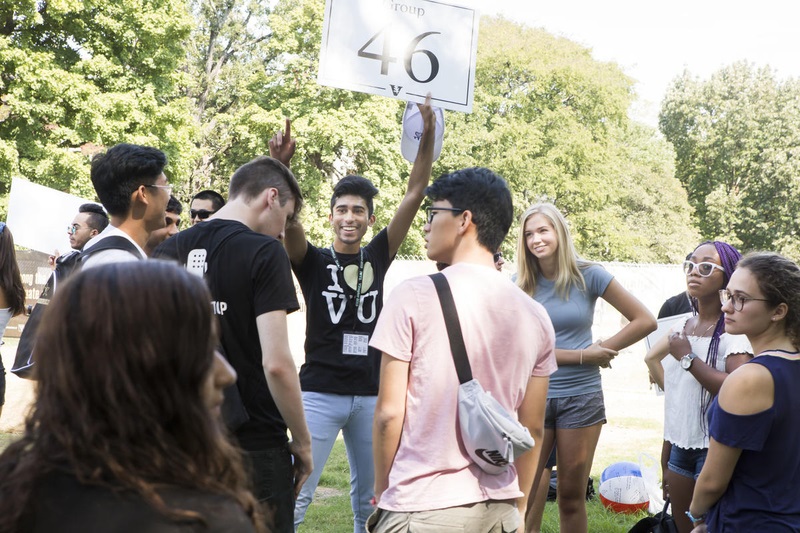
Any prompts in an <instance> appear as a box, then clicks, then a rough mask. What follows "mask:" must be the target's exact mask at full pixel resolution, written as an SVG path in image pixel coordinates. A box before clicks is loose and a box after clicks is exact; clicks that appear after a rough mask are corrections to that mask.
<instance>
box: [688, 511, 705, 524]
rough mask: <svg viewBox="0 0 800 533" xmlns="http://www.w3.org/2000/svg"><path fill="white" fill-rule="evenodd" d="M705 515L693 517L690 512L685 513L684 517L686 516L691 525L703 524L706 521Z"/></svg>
mask: <svg viewBox="0 0 800 533" xmlns="http://www.w3.org/2000/svg"><path fill="white" fill-rule="evenodd" d="M706 515H708V513H703V514H701V515H700V516H697V517H695V516H692V512H691V511H686V516H688V517H689V520H691V521H692V525H695V524H699V523H701V522H705V521H706Z"/></svg>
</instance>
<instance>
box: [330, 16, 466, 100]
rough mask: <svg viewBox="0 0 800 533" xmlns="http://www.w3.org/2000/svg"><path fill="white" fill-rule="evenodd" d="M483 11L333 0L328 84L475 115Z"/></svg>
mask: <svg viewBox="0 0 800 533" xmlns="http://www.w3.org/2000/svg"><path fill="white" fill-rule="evenodd" d="M478 20H479V14H478V12H477V11H476V10H475V9H472V8H469V7H465V6H462V5H457V4H452V3H446V2H441V1H433V0H397V1H395V0H327V2H326V5H325V25H324V27H323V32H322V48H321V50H320V62H319V76H318V81H319V83H320V84H322V85H329V86H332V87H338V88H340V89H349V90H352V91H358V92H365V93H370V94H379V95H383V96H388V97H389V98H396V99H399V100H408V101H412V102H423V101H424V100H425V95H426V94H427V93H431V94H432V95H433V105H435V106H437V107H442V108H444V109H452V110H455V111H463V112H466V113H469V112H471V111H472V97H473V89H474V82H475V56H476V52H477V49H478Z"/></svg>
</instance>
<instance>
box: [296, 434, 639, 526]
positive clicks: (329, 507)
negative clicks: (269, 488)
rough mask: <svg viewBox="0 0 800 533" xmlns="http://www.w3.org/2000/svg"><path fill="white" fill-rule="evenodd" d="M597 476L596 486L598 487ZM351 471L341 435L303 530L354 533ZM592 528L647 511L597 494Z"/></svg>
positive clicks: (554, 519)
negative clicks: (623, 509)
mask: <svg viewBox="0 0 800 533" xmlns="http://www.w3.org/2000/svg"><path fill="white" fill-rule="evenodd" d="M598 477H599V476H595V480H594V486H595V490H597V487H598ZM349 491H350V473H349V469H348V466H347V456H346V455H345V451H344V442H343V441H342V440H341V439H340V440H338V441H336V444H335V445H334V446H333V452H332V453H331V457H330V459H328V462H327V464H326V465H325V470H324V471H323V473H322V477H321V478H320V483H319V487H318V488H317V494H316V496H315V497H314V502H313V503H312V504H311V505H310V506H309V508H308V512H307V513H306V520H305V522H304V523H303V525H302V526H301V527H300V530H299V533H350V532H352V531H353V513H352V511H351V510H350V493H349ZM587 510H588V514H589V531H591V532H592V533H622V532H626V531H628V530H629V529H630V528H631V527H632V526H633V524H635V523H636V522H638V521H639V520H640V519H641V518H643V517H644V516H645V515H644V514H638V515H623V514H617V513H612V512H610V511H607V510H606V509H605V507H603V505H602V504H601V503H600V500H599V499H598V498H597V497H595V499H594V500H592V501H591V502H589V503H588V504H587ZM542 531H544V532H545V533H551V532H552V533H558V508H557V507H556V504H555V503H552V502H548V503H547V507H546V508H545V515H544V521H543V522H542Z"/></svg>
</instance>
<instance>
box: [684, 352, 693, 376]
mask: <svg viewBox="0 0 800 533" xmlns="http://www.w3.org/2000/svg"><path fill="white" fill-rule="evenodd" d="M696 358H697V355H696V354H695V353H694V352H689V353H687V354H686V355H684V356H683V357H681V368H682V369H684V370H686V371H687V372H688V371H689V369H690V368H692V363H693V362H694V360H695V359H696Z"/></svg>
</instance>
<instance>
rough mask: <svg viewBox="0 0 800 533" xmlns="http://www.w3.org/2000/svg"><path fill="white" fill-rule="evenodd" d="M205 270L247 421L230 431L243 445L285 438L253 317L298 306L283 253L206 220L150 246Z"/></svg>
mask: <svg viewBox="0 0 800 533" xmlns="http://www.w3.org/2000/svg"><path fill="white" fill-rule="evenodd" d="M153 257H157V258H159V257H160V258H169V259H174V260H177V261H178V262H180V263H182V264H183V265H186V269H187V270H189V271H190V272H194V273H197V274H198V275H205V280H206V283H208V287H209V289H210V290H211V295H212V297H213V298H214V301H213V302H212V306H213V309H214V313H215V314H216V315H217V317H218V318H219V323H220V331H221V334H222V335H221V337H222V339H221V341H222V347H223V348H224V350H225V355H226V357H227V358H228V360H229V361H230V363H231V365H232V366H233V368H234V369H235V370H236V373H237V374H238V379H237V382H236V384H237V386H238V388H239V393H240V395H241V397H242V402H243V403H244V406H245V408H246V409H247V413H248V415H250V420H249V421H247V422H246V423H245V424H244V425H242V426H241V427H239V428H238V429H237V430H236V438H237V439H238V441H239V444H240V445H241V446H242V448H244V449H245V450H250V451H254V450H262V449H266V448H274V447H276V446H279V445H281V444H284V443H285V442H287V440H288V439H287V436H286V423H285V422H284V421H283V418H282V417H281V415H280V413H279V411H278V408H277V406H276V405H275V401H274V400H273V398H272V395H271V394H270V392H269V388H268V387H267V380H266V377H265V376H264V368H263V365H262V360H261V343H260V339H259V336H258V328H257V326H256V317H258V316H259V315H263V314H264V313H269V312H271V311H277V310H285V311H287V312H292V311H296V310H297V309H298V308H299V307H300V306H299V304H298V302H297V294H296V293H295V290H294V282H293V281H292V272H291V266H290V265H289V257H288V256H287V255H286V250H284V248H283V245H282V244H281V243H280V242H279V241H278V240H276V239H273V238H272V237H268V236H266V235H262V234H260V233H256V232H254V231H252V230H250V229H249V228H248V227H247V226H245V225H244V224H242V223H241V222H236V221H232V220H219V219H217V220H209V221H207V222H203V223H202V224H198V225H196V226H192V227H191V228H189V229H186V230H184V231H181V232H180V233H178V234H177V235H175V236H174V237H172V238H170V239H167V240H166V241H164V242H163V243H162V244H161V245H159V246H158V248H156V249H155V252H154V253H153Z"/></svg>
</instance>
